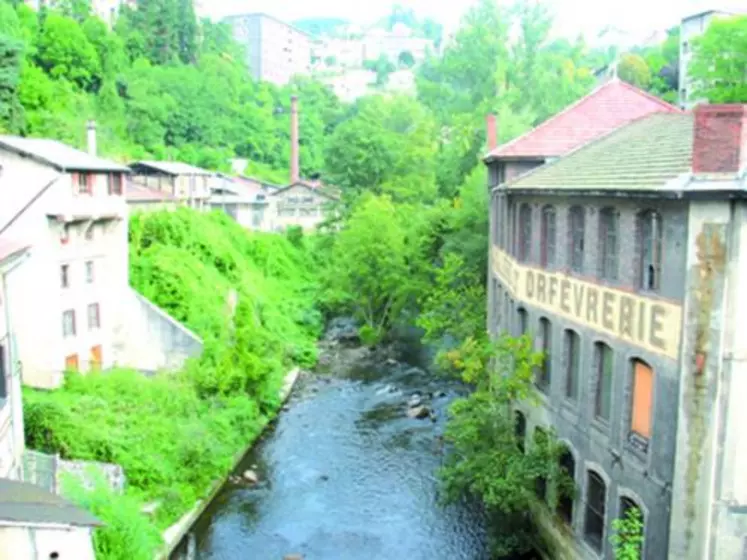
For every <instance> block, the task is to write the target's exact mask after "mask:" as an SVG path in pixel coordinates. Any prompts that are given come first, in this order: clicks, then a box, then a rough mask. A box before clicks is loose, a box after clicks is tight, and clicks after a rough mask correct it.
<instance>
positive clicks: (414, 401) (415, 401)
mask: <svg viewBox="0 0 747 560" xmlns="http://www.w3.org/2000/svg"><path fill="white" fill-rule="evenodd" d="M421 404H423V397H421V396H420V393H415V394H414V395H412V396H411V397H410V400H408V401H407V406H408V407H410V408H415V407H416V406H420V405H421Z"/></svg>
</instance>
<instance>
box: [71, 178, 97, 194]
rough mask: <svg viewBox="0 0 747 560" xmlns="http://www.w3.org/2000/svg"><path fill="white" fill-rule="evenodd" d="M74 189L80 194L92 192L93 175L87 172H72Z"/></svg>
mask: <svg viewBox="0 0 747 560" xmlns="http://www.w3.org/2000/svg"><path fill="white" fill-rule="evenodd" d="M73 183H74V185H75V189H76V191H77V192H78V193H80V194H91V193H92V192H93V175H90V174H88V173H73Z"/></svg>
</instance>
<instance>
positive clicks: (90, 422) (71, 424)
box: [24, 210, 320, 558]
mask: <svg viewBox="0 0 747 560" xmlns="http://www.w3.org/2000/svg"><path fill="white" fill-rule="evenodd" d="M130 250H131V276H130V278H131V282H132V283H133V285H134V286H135V287H136V288H137V289H138V290H139V291H140V292H141V293H143V294H144V295H146V297H148V298H150V299H151V301H153V302H155V303H156V304H158V305H160V306H161V307H162V308H163V309H165V310H167V311H168V312H169V313H170V314H171V315H172V316H174V317H175V318H177V319H178V320H180V321H183V322H184V323H185V324H186V325H188V326H189V327H190V328H191V329H192V330H193V331H194V332H196V333H197V334H198V335H200V336H201V337H202V339H203V341H204V344H205V349H204V352H203V354H202V356H201V357H200V358H199V359H197V360H193V361H192V362H190V363H188V365H187V367H186V368H185V370H184V371H182V372H179V373H175V374H158V375H156V376H155V377H152V378H149V377H145V376H143V375H142V374H140V373H138V372H134V371H109V372H106V373H103V374H87V375H84V376H82V375H74V374H71V375H68V376H67V377H66V380H65V385H64V387H63V388H61V389H59V390H57V391H54V392H45V391H34V390H26V391H25V392H24V399H25V401H24V408H25V411H24V412H25V426H26V437H27V442H28V445H29V446H30V447H32V448H34V449H39V450H42V451H47V452H54V453H59V454H61V455H62V456H63V457H65V458H74V459H84V460H96V461H105V462H112V463H118V464H120V465H121V466H122V467H123V468H124V470H125V474H126V476H127V479H128V495H129V496H130V497H131V498H132V499H134V500H137V501H139V502H144V501H157V502H158V503H159V507H158V509H157V510H156V516H155V519H154V523H155V524H156V525H157V526H158V527H160V528H163V527H164V526H165V525H168V524H169V523H171V522H173V521H174V520H175V519H176V517H178V516H179V515H180V514H182V513H184V511H186V510H187V509H188V508H189V507H190V506H191V505H192V504H193V503H194V501H195V500H196V499H198V498H199V497H201V496H202V495H203V493H204V492H205V491H206V490H207V488H208V487H209V485H210V483H211V482H212V481H214V480H216V479H218V478H220V477H221V476H223V475H225V473H226V472H227V471H228V469H229V468H230V467H231V465H232V461H233V460H234V458H235V454H236V453H237V452H238V451H240V450H241V449H243V447H244V446H245V445H246V444H247V443H249V442H251V441H252V440H253V439H254V438H255V437H256V435H257V434H258V431H259V430H260V428H261V427H262V426H263V425H264V423H265V422H266V420H267V418H268V417H269V416H270V415H271V414H273V413H274V411H275V410H276V409H277V406H278V404H279V402H278V394H279V389H280V386H281V383H282V379H283V375H284V372H285V371H287V370H288V369H289V368H290V367H291V366H292V364H294V363H300V364H306V365H309V364H311V363H313V362H314V361H315V345H314V342H315V340H316V338H317V336H318V334H319V328H320V318H319V314H318V312H316V311H315V309H314V300H315V289H316V288H315V279H314V273H313V265H312V262H311V260H310V259H309V256H308V254H307V252H306V251H305V249H304V248H303V240H301V241H300V242H299V243H298V244H295V245H294V244H292V243H291V242H290V241H289V240H287V239H286V238H284V237H281V236H274V235H269V234H265V235H263V234H249V233H247V232H246V231H244V230H242V229H241V228H240V226H238V225H237V224H236V223H235V222H233V221H231V220H230V219H229V218H228V217H226V216H225V215H223V214H199V213H196V212H194V211H191V210H180V211H178V212H164V213H154V214H148V215H135V216H133V217H132V219H131V232H130ZM231 301H235V302H236V305H235V309H234V310H233V311H232V309H231V307H232V306H231V305H230V303H231ZM90 499H91V500H95V499H96V497H95V496H94V497H92V498H90ZM115 513H116V512H115V511H114V510H112V509H106V508H103V509H102V510H101V513H100V514H101V515H102V516H103V518H104V520H105V521H107V522H109V523H114V526H116V527H119V525H118V524H120V523H121V524H125V525H126V522H127V520H130V521H132V522H133V523H135V521H136V520H137V519H138V518H137V516H134V517H133V516H126V517H125V518H124V520H122V519H120V518H119V517H115V518H112V519H109V516H110V515H114V514H115ZM116 515H119V513H116ZM122 515H125V514H124V513H123V514H122ZM122 530H134V529H133V528H132V526H127V527H124V528H122ZM118 531H119V530H118ZM107 535H109V536H105V537H100V538H99V539H98V540H97V549H98V551H99V552H100V553H101V554H102V557H103V558H119V557H121V558H125V557H128V556H126V553H132V556H131V557H133V558H135V557H143V556H138V555H137V554H136V553H135V550H134V549H125V551H124V552H121V554H123V556H117V555H113V556H110V555H107V553H106V551H107V550H108V549H107V548H106V547H108V546H109V545H108V544H107V545H104V544H102V543H104V542H109V540H110V539H120V540H121V541H122V542H123V543H126V542H127V539H122V535H121V534H119V533H117V535H112V534H110V533H107ZM148 542H151V541H150V540H149V541H148ZM136 543H137V546H144V545H142V540H138V539H135V540H133V546H135V545H136Z"/></svg>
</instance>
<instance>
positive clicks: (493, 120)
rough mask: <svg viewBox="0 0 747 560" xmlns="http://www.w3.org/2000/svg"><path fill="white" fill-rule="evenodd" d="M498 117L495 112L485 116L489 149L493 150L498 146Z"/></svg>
mask: <svg viewBox="0 0 747 560" xmlns="http://www.w3.org/2000/svg"><path fill="white" fill-rule="evenodd" d="M497 121H498V118H497V117H496V116H495V114H494V113H489V114H488V116H487V117H486V118H485V126H486V128H487V133H488V151H489V152H490V151H493V150H494V149H496V148H497V147H498V124H497Z"/></svg>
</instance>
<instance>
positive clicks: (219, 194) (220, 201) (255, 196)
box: [210, 174, 269, 231]
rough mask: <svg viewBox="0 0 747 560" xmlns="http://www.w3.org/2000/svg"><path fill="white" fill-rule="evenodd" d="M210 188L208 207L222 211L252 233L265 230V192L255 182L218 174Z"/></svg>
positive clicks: (262, 186)
mask: <svg viewBox="0 0 747 560" xmlns="http://www.w3.org/2000/svg"><path fill="white" fill-rule="evenodd" d="M217 177H218V181H215V182H214V184H213V187H212V188H211V196H210V206H211V208H213V209H214V210H222V211H223V212H225V213H226V214H228V215H229V216H231V218H233V219H234V220H236V222H237V223H238V224H239V225H241V226H242V227H244V228H246V229H250V230H254V231H265V230H267V218H268V212H267V207H268V205H269V203H268V201H267V196H268V195H267V191H266V188H265V187H264V185H263V184H262V183H261V182H259V181H256V180H253V179H248V178H243V177H229V176H228V175H223V174H218V175H217Z"/></svg>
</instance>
